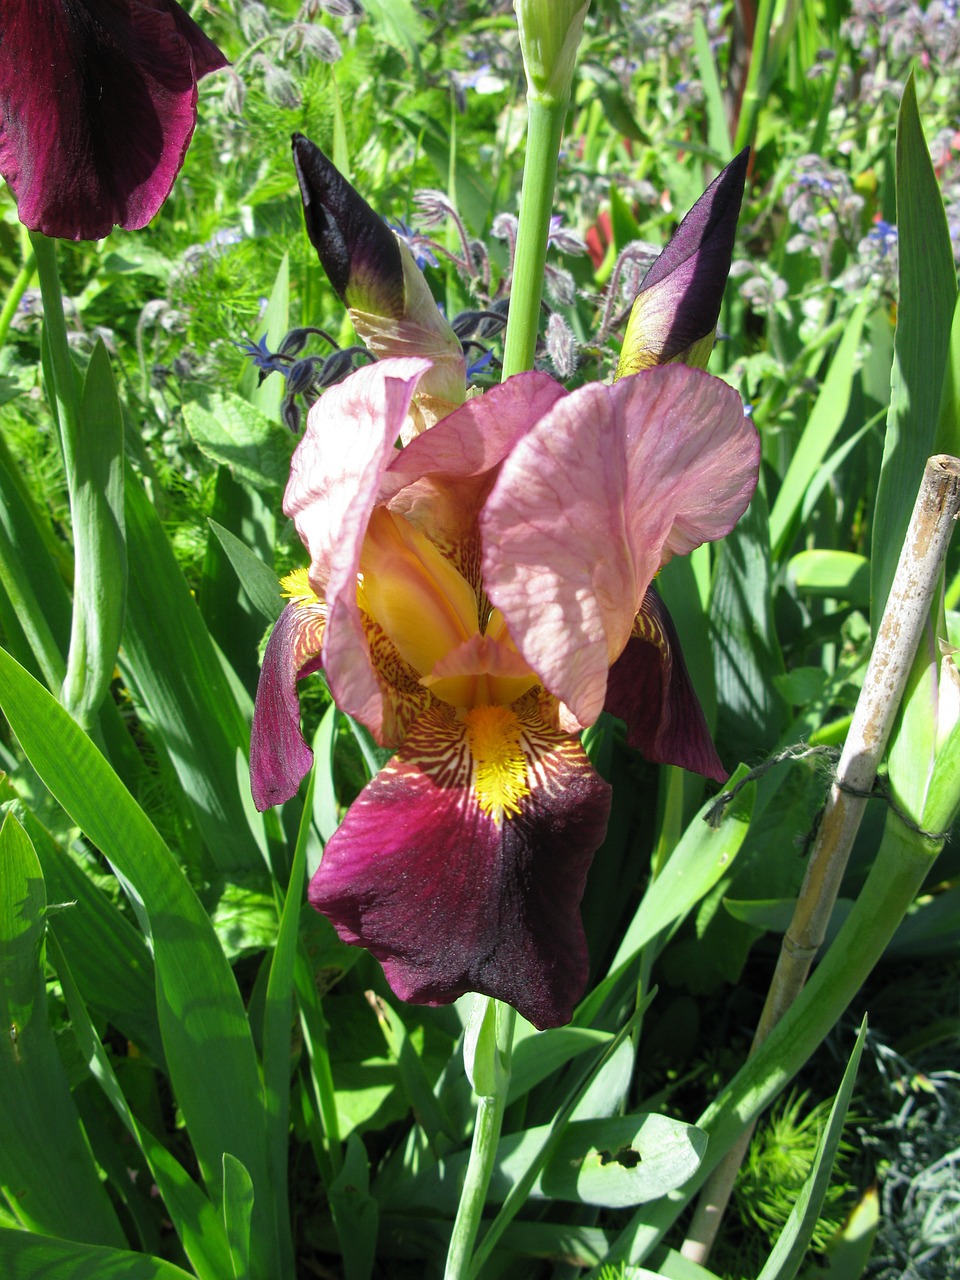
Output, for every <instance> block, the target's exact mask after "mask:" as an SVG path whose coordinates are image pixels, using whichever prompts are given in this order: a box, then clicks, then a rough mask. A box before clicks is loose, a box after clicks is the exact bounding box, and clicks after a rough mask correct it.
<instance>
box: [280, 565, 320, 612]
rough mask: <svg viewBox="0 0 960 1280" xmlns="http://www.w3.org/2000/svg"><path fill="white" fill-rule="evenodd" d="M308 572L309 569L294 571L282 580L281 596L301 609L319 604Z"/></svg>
mask: <svg viewBox="0 0 960 1280" xmlns="http://www.w3.org/2000/svg"><path fill="white" fill-rule="evenodd" d="M308 572H309V571H308V570H307V569H294V570H293V572H292V573H288V574H287V575H286V576H285V577H283V578H281V579H280V594H281V595H282V596H283V597H284V599H285V600H292V601H293V603H294V604H298V605H300V606H301V607H302V606H303V605H307V604H316V603H317V601H318V598H317V593H316V592H315V591H314V589H313V587H311V585H310V578H309V576H308Z"/></svg>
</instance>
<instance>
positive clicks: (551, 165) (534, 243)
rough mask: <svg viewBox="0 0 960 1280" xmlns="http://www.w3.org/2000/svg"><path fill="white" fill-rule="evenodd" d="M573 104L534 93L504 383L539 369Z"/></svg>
mask: <svg viewBox="0 0 960 1280" xmlns="http://www.w3.org/2000/svg"><path fill="white" fill-rule="evenodd" d="M567 101H568V99H566V98H564V99H563V100H562V101H557V100H556V99H553V98H545V97H540V96H536V95H534V94H530V95H528V98H527V112H528V115H527V155H526V160H525V162H524V167H523V187H522V189H521V192H520V222H519V226H518V229H517V250H516V257H515V259H514V268H513V286H512V288H511V291H510V310H509V312H508V313H507V333H506V338H505V340H504V350H503V379H504V380H506V379H507V378H509V377H512V375H513V374H515V373H523V372H524V371H525V370H527V369H532V368H533V358H534V354H535V352H536V349H537V332H538V330H539V327H540V299H541V296H542V294H543V270H544V265H545V263H546V261H547V236H548V235H549V232H550V215H551V214H552V213H553V193H554V187H555V185H556V181H557V157H558V155H559V153H560V138H561V135H562V133H563V122H564V119H565V117H566V114H567Z"/></svg>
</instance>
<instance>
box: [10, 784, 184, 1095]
mask: <svg viewBox="0 0 960 1280" xmlns="http://www.w3.org/2000/svg"><path fill="white" fill-rule="evenodd" d="M5 790H6V788H4V789H3V790H0V796H2V795H3V794H4V791H5ZM11 794H12V791H11ZM16 812H17V816H18V818H19V819H20V820H21V821H22V823H23V826H24V829H25V830H26V832H27V834H28V835H29V837H30V840H31V842H32V844H33V847H34V850H35V851H36V854H37V857H38V859H39V860H40V866H41V867H42V868H43V878H44V880H45V881H46V885H47V894H48V896H49V897H50V899H51V900H52V901H54V902H56V903H62V904H64V905H63V907H62V909H60V910H57V911H55V912H52V913H51V915H50V918H49V922H48V924H49V929H50V932H51V933H52V934H53V935H54V937H55V938H56V940H57V942H58V943H59V945H60V946H61V947H62V949H63V952H64V955H65V956H66V957H67V960H68V961H69V964H70V967H71V969H72V970H73V973H74V975H75V977H76V980H77V984H78V986H79V988H80V990H81V992H82V993H83V999H84V1001H85V1002H86V1004H87V1005H88V1006H89V1007H91V1008H93V1009H95V1010H96V1011H97V1012H98V1013H99V1014H100V1015H101V1016H102V1017H105V1018H107V1019H109V1021H110V1022H112V1023H113V1025H114V1026H115V1027H117V1028H118V1029H119V1030H120V1031H122V1032H123V1034H124V1035H125V1036H126V1037H127V1039H128V1040H131V1041H133V1043H134V1044H135V1045H137V1046H138V1047H139V1048H140V1049H141V1050H145V1051H146V1053H147V1054H148V1055H149V1056H150V1058H151V1059H152V1060H153V1062H154V1063H155V1064H156V1065H157V1066H158V1067H159V1068H160V1069H161V1070H163V1069H164V1068H165V1061H164V1054H163V1043H162V1041H161V1039H160V1027H159V1024H158V1022H157V1009H156V1000H155V997H154V992H155V988H156V977H155V974H154V969H153V957H152V956H151V954H150V949H149V948H148V946H147V944H146V943H145V942H144V940H143V937H142V935H141V934H140V933H138V932H137V930H136V929H135V928H134V927H133V925H132V924H131V923H130V922H129V920H128V919H127V918H126V916H125V915H123V913H122V912H121V911H120V909H119V908H118V907H117V906H116V905H115V904H114V903H113V902H111V901H110V899H109V898H108V896H107V895H106V894H105V893H104V892H103V891H102V890H101V889H100V888H98V887H97V886H96V885H95V884H94V883H93V882H92V881H91V880H90V878H89V877H88V876H86V875H84V873H83V871H81V869H80V867H79V866H77V864H76V862H74V860H73V859H72V858H71V857H70V855H69V854H68V853H67V852H66V851H65V850H64V849H63V848H61V846H60V845H58V844H57V842H56V841H55V840H54V839H53V837H52V836H51V835H50V833H49V832H48V831H47V830H46V829H45V828H44V827H43V826H42V825H41V823H40V822H39V820H38V819H37V818H36V817H34V815H33V814H31V813H30V812H29V811H28V810H25V809H24V806H23V804H22V803H20V802H17V809H16Z"/></svg>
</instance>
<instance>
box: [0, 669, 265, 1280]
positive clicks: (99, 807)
mask: <svg viewBox="0 0 960 1280" xmlns="http://www.w3.org/2000/svg"><path fill="white" fill-rule="evenodd" d="M0 706H2V708H3V711H4V713H5V714H6V716H7V719H8V720H9V722H10V725H11V727H12V729H13V731H14V732H15V733H16V735H17V737H18V739H19V741H20V744H21V746H22V747H23V750H24V751H25V753H26V754H27V757H28V758H29V760H30V762H31V764H32V765H33V767H34V768H35V769H36V771H37V773H38V774H39V775H40V777H41V779H42V780H43V782H44V784H45V785H46V787H47V789H48V790H49V791H50V792H51V794H52V795H53V796H54V797H55V798H56V799H57V800H58V802H59V803H60V804H61V805H62V806H63V808H64V809H65V810H66V811H67V813H69V814H70V816H71V817H72V818H73V820H74V821H75V822H76V823H77V825H78V826H79V827H80V829H81V830H82V831H83V832H84V833H85V834H86V836H87V838H88V839H89V840H90V841H91V842H92V843H93V844H94V845H95V846H97V847H98V848H99V849H101V850H102V851H103V853H104V854H105V856H106V857H107V858H108V859H109V860H110V862H111V863H112V864H113V866H114V867H115V868H116V870H117V873H118V875H119V876H120V877H122V882H123V883H124V886H125V887H129V890H130V891H131V892H132V894H133V895H134V901H135V902H137V901H139V903H140V904H141V907H140V913H141V916H142V917H143V918H144V919H145V922H146V925H147V928H148V929H149V931H150V934H151V938H152V943H153V951H154V959H155V963H156V972H157V1007H158V1010H159V1017H160V1028H161V1033H162V1035H163V1044H164V1050H165V1053H166V1058H167V1063H168V1065H169V1068H170V1076H171V1080H172V1082H173V1086H174V1090H175V1093H176V1095H177V1099H178V1102H179V1104H180V1107H181V1110H182V1112H183V1116H184V1120H185V1122H186V1126H187V1129H188V1131H189V1134H190V1138H191V1141H192V1142H193V1145H194V1149H195V1151H196V1153H197V1158H198V1161H199V1164H200V1168H201V1171H202V1173H203V1176H204V1180H205V1181H206V1184H207V1187H208V1188H209V1189H210V1191H211V1194H213V1195H216V1196H219V1194H220V1190H221V1187H222V1182H221V1179H222V1157H223V1153H224V1152H225V1151H229V1152H230V1153H231V1154H232V1155H234V1156H236V1158H237V1159H238V1160H241V1161H242V1163H243V1164H244V1165H245V1166H246V1168H247V1169H248V1170H249V1172H250V1175H251V1177H252V1178H253V1182H254V1186H255V1188H256V1191H257V1203H256V1206H255V1210H254V1213H255V1224H256V1226H257V1230H256V1231H255V1242H254V1248H255V1249H258V1250H260V1258H259V1262H258V1269H259V1274H260V1275H261V1276H263V1277H265V1276H266V1275H267V1274H268V1271H267V1269H266V1266H265V1261H264V1259H265V1256H275V1254H276V1240H275V1238H274V1233H275V1230H276V1229H278V1227H277V1224H276V1223H271V1218H272V1214H273V1208H274V1201H273V1196H272V1194H271V1183H270V1170H269V1164H268V1160H267V1144H266V1133H265V1125H264V1118H263V1107H262V1095H261V1082H260V1074H259V1068H258V1064H257V1059H256V1054H255V1051H254V1047H253V1040H252V1037H251V1035H250V1029H249V1026H248V1024H247V1020H246V1015H245V1012H244V1008H243V1003H242V1001H241V999H240V993H239V991H238V990H237V985H236V982H235V980H234V977H233V973H232V971H231V969H230V966H229V965H228V963H227V961H226V957H225V956H224V954H223V950H222V949H221V947H220V943H219V941H218V939H217V936H216V933H215V932H214V930H213V926H212V925H211V923H210V920H209V918H208V916H207V914H206V912H205V911H204V909H203V907H202V905H201V903H200V901H199V899H198V898H197V896H196V894H195V893H194V891H193V889H192V888H191V887H190V885H189V883H188V882H187V880H186V878H185V876H184V875H183V873H182V871H181V870H180V868H179V866H178V865H177V863H176V861H175V859H174V858H173V855H172V854H171V853H170V851H169V849H167V847H166V845H165V844H164V843H163V841H162V840H161V838H160V836H159V835H158V834H157V831H156V829H155V828H154V827H153V826H152V824H151V823H150V821H149V820H148V819H147V817H146V816H145V814H144V813H143V811H142V810H141V809H140V807H139V806H138V805H137V804H136V802H135V801H134V800H133V798H132V797H131V796H130V794H129V792H127V791H126V790H125V788H124V787H123V785H122V783H121V782H120V780H119V779H118V778H117V776H116V774H115V773H114V772H113V770H112V769H111V768H110V766H109V765H108V764H107V762H106V761H105V760H104V759H103V757H102V756H101V755H100V753H99V752H98V751H97V749H96V747H95V746H94V745H93V743H92V742H91V741H90V740H89V738H87V737H86V735H85V734H83V733H82V732H81V730H80V729H79V728H78V726H77V725H76V723H75V721H73V720H72V719H71V717H70V716H69V715H68V714H67V713H66V712H65V711H64V709H63V708H62V707H61V706H60V705H59V703H57V702H56V701H55V700H54V699H53V698H52V697H51V696H50V695H49V694H48V693H47V692H46V691H45V690H44V689H43V688H42V686H40V685H39V684H37V682H36V681H35V680H33V678H32V677H31V676H29V675H28V674H27V672H25V671H24V670H23V669H22V668H21V667H19V666H18V665H17V663H15V662H14V661H13V659H12V658H10V657H9V655H8V654H6V653H4V652H3V651H2V650H0ZM200 1064H203V1065H202V1066H200ZM271 1280H272V1277H271Z"/></svg>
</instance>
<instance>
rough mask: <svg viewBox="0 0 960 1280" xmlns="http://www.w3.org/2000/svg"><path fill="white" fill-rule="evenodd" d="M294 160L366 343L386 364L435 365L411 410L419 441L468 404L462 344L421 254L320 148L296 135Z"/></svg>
mask: <svg viewBox="0 0 960 1280" xmlns="http://www.w3.org/2000/svg"><path fill="white" fill-rule="evenodd" d="M293 159H294V164H295V166H296V170H297V179H298V181H299V183H300V193H301V195H302V197H303V212H304V218H305V219H306V224H307V234H308V235H309V237H310V242H311V244H312V245H313V247H314V248H315V249H316V251H317V256H318V257H319V259H320V264H321V266H322V267H323V269H324V271H326V273H327V276H328V277H329V280H330V283H331V284H332V285H333V287H334V289H335V290H336V292H337V294H338V296H339V297H340V299H341V300H342V301H343V302H344V303H345V304H346V306H347V309H348V310H349V312H350V319H351V320H352V321H353V327H354V328H355V329H356V331H357V334H358V336H359V337H360V339H361V340H362V341H363V342H364V343H366V345H367V346H368V347H369V348H370V350H371V351H372V352H373V353H374V355H375V356H377V357H378V358H379V359H383V358H386V357H389V356H424V357H426V358H427V359H429V360H431V361H432V362H433V364H432V368H431V369H430V372H429V373H428V374H426V375H425V376H424V377H423V378H422V379H421V381H420V384H419V386H418V389H417V394H416V396H415V398H414V402H413V404H412V405H411V419H412V421H411V422H410V423H409V424H408V433H409V435H416V434H418V433H419V432H421V431H423V430H425V429H426V428H427V427H431V426H433V425H434V423H436V422H438V421H439V420H440V419H441V418H444V417H446V416H447V414H448V413H450V412H451V410H453V409H455V408H456V407H457V405H459V404H462V403H463V400H464V398H465V396H466V360H465V359H464V355H463V348H462V347H461V346H460V340H459V339H458V338H457V335H456V334H455V333H454V331H453V329H451V327H450V325H449V324H448V323H447V321H446V319H445V318H444V317H443V315H442V314H441V313H440V310H439V308H438V307H437V304H436V302H434V299H433V294H432V293H431V292H430V287H429V285H428V284H427V282H426V280H425V279H424V276H423V272H422V271H421V270H420V268H419V267H418V266H417V264H416V262H415V261H414V257H413V254H412V253H411V252H410V250H409V249H408V248H407V246H406V245H405V244H404V243H403V241H402V240H400V239H399V238H398V237H397V236H396V235H395V234H394V233H393V232H392V231H391V230H390V228H389V227H388V226H387V224H386V223H385V222H384V221H383V219H382V218H381V217H380V216H379V215H378V214H377V213H375V212H374V210H373V209H371V207H370V206H369V205H368V204H367V202H366V200H364V199H363V197H362V196H361V195H360V194H359V193H358V192H357V191H355V190H354V188H353V187H352V186H351V185H350V183H349V182H347V180H346V179H345V178H344V177H343V176H342V174H341V173H340V172H339V171H338V170H337V168H336V167H335V166H334V165H333V164H331V162H330V161H329V160H328V159H327V157H326V156H325V155H324V154H323V152H322V151H321V150H320V148H319V147H316V146H314V144H313V143H312V142H310V141H309V139H307V138H305V137H303V135H302V134H299V133H297V134H294V137H293Z"/></svg>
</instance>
